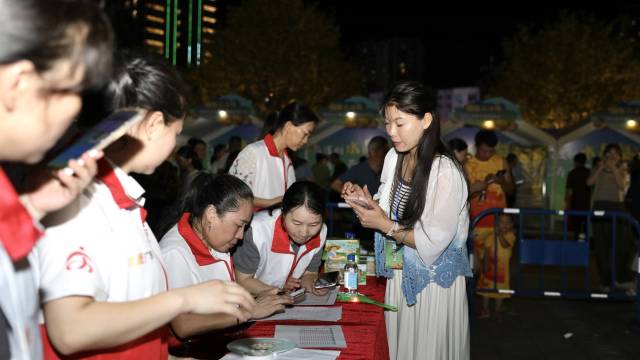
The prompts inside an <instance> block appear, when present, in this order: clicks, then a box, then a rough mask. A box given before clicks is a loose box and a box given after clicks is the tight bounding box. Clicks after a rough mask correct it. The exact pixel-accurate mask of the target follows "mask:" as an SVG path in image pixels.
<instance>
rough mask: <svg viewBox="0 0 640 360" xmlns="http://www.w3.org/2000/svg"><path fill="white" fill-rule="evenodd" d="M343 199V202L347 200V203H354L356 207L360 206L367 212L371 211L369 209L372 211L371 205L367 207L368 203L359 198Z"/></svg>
mask: <svg viewBox="0 0 640 360" xmlns="http://www.w3.org/2000/svg"><path fill="white" fill-rule="evenodd" d="M344 199H345V200H349V201H351V202H352V203H354V204H356V205H358V206H362V207H363V208H365V209H367V210H371V209H373V207H371V205H369V203H368V202H366V201H364V200H362V199H361V198H359V197H346V198H344Z"/></svg>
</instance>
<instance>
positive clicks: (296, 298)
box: [289, 288, 306, 303]
mask: <svg viewBox="0 0 640 360" xmlns="http://www.w3.org/2000/svg"><path fill="white" fill-rule="evenodd" d="M289 295H291V297H292V298H293V302H294V303H299V302H300V301H302V300H304V299H305V297H306V296H305V289H304V288H300V289H298V290H295V291H293V292H291V293H290V294H289Z"/></svg>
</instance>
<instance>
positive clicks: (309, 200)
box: [233, 181, 328, 295]
mask: <svg viewBox="0 0 640 360" xmlns="http://www.w3.org/2000/svg"><path fill="white" fill-rule="evenodd" d="M324 199H325V196H324V192H323V190H322V189H321V188H320V187H319V186H318V185H316V184H314V183H312V182H308V181H300V182H296V183H294V184H293V185H291V187H290V188H289V189H288V190H287V191H286V192H285V194H284V196H283V198H282V208H281V209H278V210H274V211H262V212H259V213H257V214H256V215H255V217H254V218H253V220H252V221H251V227H250V228H249V230H247V232H246V234H245V236H244V240H243V242H242V244H241V245H240V246H238V248H237V250H236V252H235V254H234V256H233V261H234V264H235V275H236V281H237V282H238V283H240V284H241V285H242V286H244V287H245V288H246V289H248V290H249V291H250V292H251V293H253V294H259V293H262V292H264V291H267V290H270V289H273V288H278V289H284V290H286V291H293V290H296V289H299V288H304V289H305V290H306V291H307V292H310V293H313V294H316V295H322V294H325V293H326V292H327V291H328V289H316V288H315V285H314V284H315V281H316V279H317V278H318V269H319V268H320V262H321V260H322V250H323V248H324V243H325V240H326V237H327V227H326V226H325V225H324V223H323V221H324V218H323V216H324V211H325V200H324Z"/></svg>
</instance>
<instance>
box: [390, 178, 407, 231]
mask: <svg viewBox="0 0 640 360" xmlns="http://www.w3.org/2000/svg"><path fill="white" fill-rule="evenodd" d="M409 194H411V186H409V185H407V184H406V183H405V182H404V181H402V179H398V182H397V184H396V187H395V190H394V192H393V201H392V202H391V214H392V217H393V220H396V221H397V220H398V219H400V218H402V215H403V214H404V209H405V208H406V206H407V200H409Z"/></svg>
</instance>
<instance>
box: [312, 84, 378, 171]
mask: <svg viewBox="0 0 640 360" xmlns="http://www.w3.org/2000/svg"><path fill="white" fill-rule="evenodd" d="M318 115H319V116H320V118H321V119H322V121H321V122H320V124H318V126H317V128H316V130H315V131H314V133H313V135H312V136H311V138H310V139H309V142H308V144H307V146H306V147H305V153H304V157H305V158H306V159H307V160H308V161H309V162H310V163H314V162H315V154H316V153H318V152H321V153H324V154H330V153H333V152H335V153H338V154H340V155H341V157H342V161H344V162H345V163H346V164H347V166H352V165H355V164H357V162H358V160H359V158H360V157H361V156H367V144H368V143H369V140H371V138H373V137H374V136H384V137H385V138H386V137H387V134H386V132H385V131H384V129H382V128H381V125H382V123H383V120H382V117H380V115H379V113H378V105H377V104H376V103H375V102H373V101H372V100H370V99H368V98H365V97H362V96H352V97H350V98H347V99H345V100H341V101H337V102H334V103H331V104H330V105H329V106H327V107H325V108H321V109H320V110H319V111H318Z"/></svg>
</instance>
